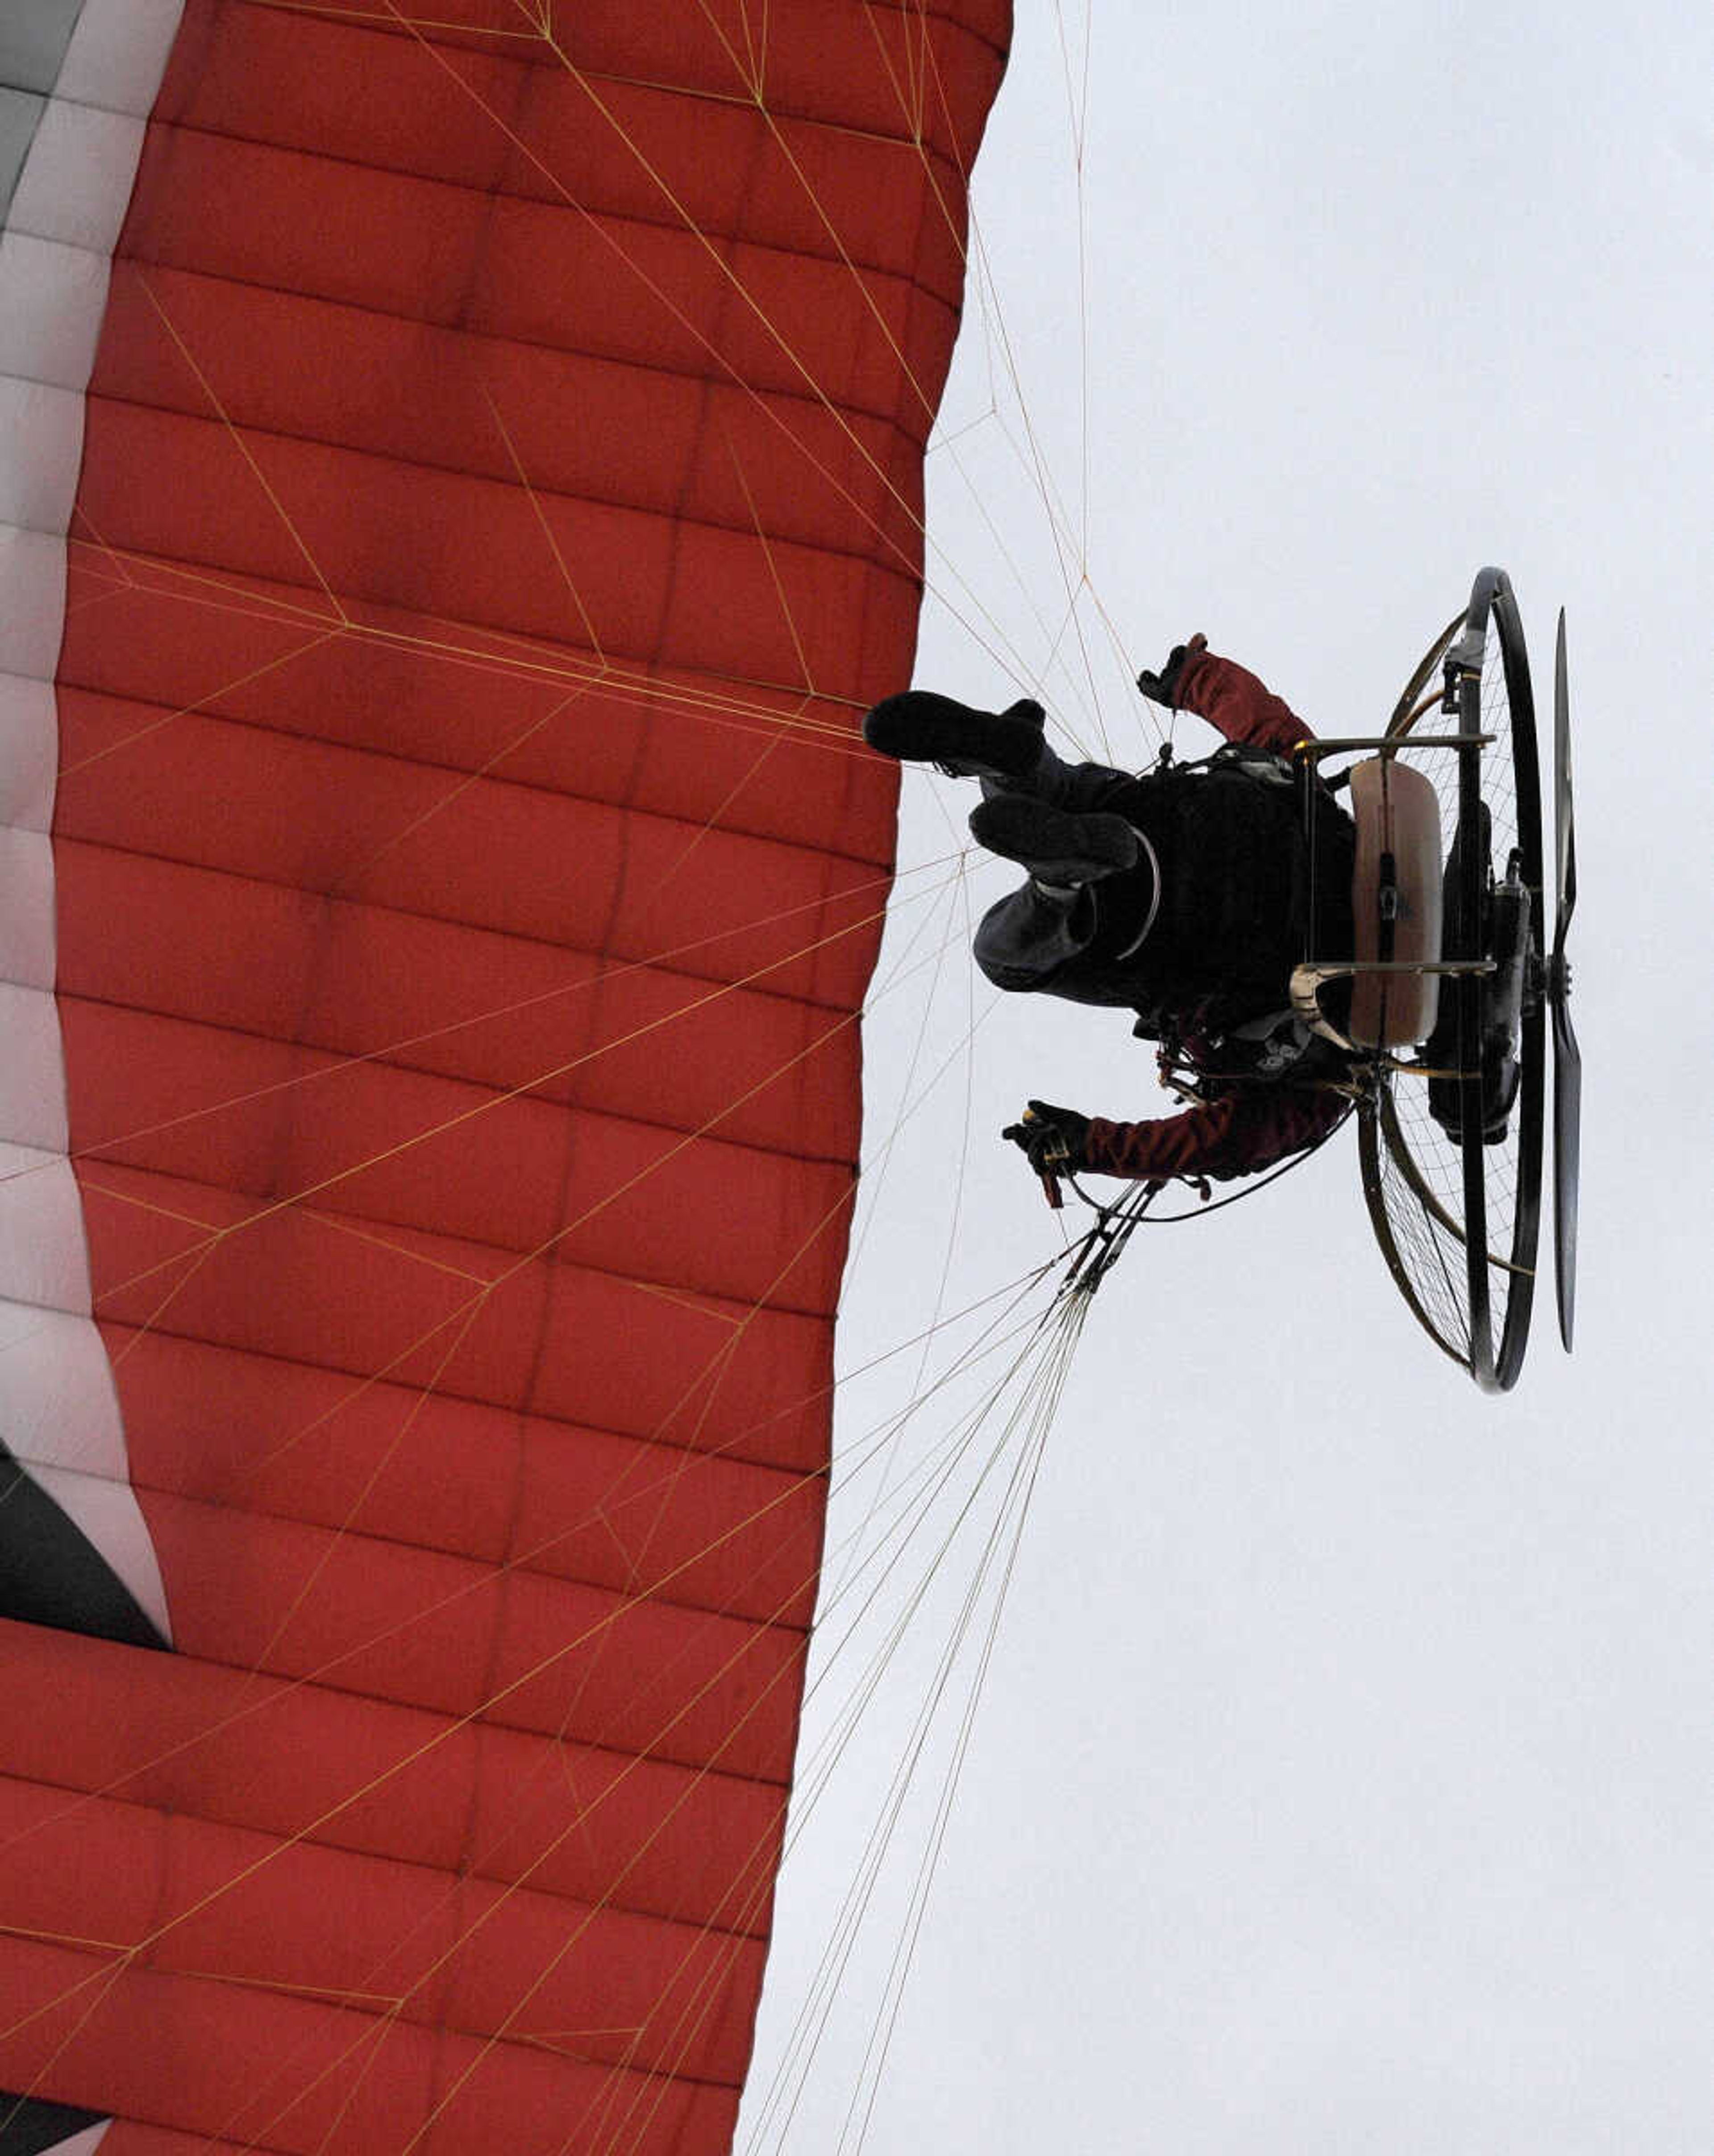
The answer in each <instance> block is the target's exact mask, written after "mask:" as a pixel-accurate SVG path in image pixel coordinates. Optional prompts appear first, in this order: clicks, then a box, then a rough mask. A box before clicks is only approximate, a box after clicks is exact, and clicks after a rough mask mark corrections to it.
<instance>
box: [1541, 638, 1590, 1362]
mask: <svg viewBox="0 0 1714 2156" xmlns="http://www.w3.org/2000/svg"><path fill="white" fill-rule="evenodd" d="M1553 821H1554V829H1555V832H1556V834H1557V839H1558V860H1557V874H1556V877H1555V881H1556V884H1557V912H1556V916H1555V919H1554V923H1553V957H1552V962H1551V964H1550V965H1549V967H1548V971H1547V997H1548V1002H1549V1004H1550V1005H1551V1008H1552V1014H1553V1257H1554V1270H1555V1276H1556V1279H1557V1286H1558V1290H1559V1337H1560V1338H1561V1340H1563V1342H1564V1343H1565V1346H1566V1347H1567V1349H1568V1350H1569V1348H1570V1347H1571V1335H1572V1327H1573V1322H1574V1319H1575V1317H1576V1312H1577V1189H1578V1158H1579V1153H1578V1146H1579V1134H1580V1132H1581V1129H1582V1123H1583V1057H1582V1055H1580V1054H1579V1053H1578V1045H1577V1034H1576V1033H1575V1032H1574V1031H1573V1028H1572V1023H1571V969H1570V968H1569V966H1568V964H1567V962H1566V957H1565V938H1566V932H1567V931H1568V929H1569V927H1571V916H1572V912H1573V909H1574V908H1575V906H1576V905H1577V833H1576V829H1575V828H1574V826H1573V820H1572V805H1571V696H1570V692H1569V690H1568V686H1567V680H1566V665H1565V609H1564V608H1563V607H1561V608H1560V609H1559V640H1558V644H1557V649H1556V650H1555V652H1554V656H1553Z"/></svg>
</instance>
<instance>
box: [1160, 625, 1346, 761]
mask: <svg viewBox="0 0 1714 2156" xmlns="http://www.w3.org/2000/svg"><path fill="white" fill-rule="evenodd" d="M1174 701H1176V703H1177V704H1178V708H1179V710H1180V711H1194V712H1195V714H1196V716H1198V718H1199V719H1206V720H1207V721H1208V722H1209V725H1210V726H1218V727H1219V730H1220V731H1221V732H1222V733H1223V734H1224V736H1225V737H1226V738H1227V740H1228V741H1229V742H1250V743H1251V744H1253V745H1254V746H1255V747H1257V748H1266V749H1272V750H1274V751H1275V753H1276V754H1278V755H1280V756H1290V755H1291V752H1292V750H1293V749H1294V748H1296V746H1297V744H1298V742H1301V741H1313V740H1314V739H1315V736H1314V735H1313V734H1312V733H1311V731H1310V729H1309V728H1308V727H1307V726H1306V725H1305V724H1304V722H1303V721H1302V720H1301V718H1299V717H1298V716H1297V714H1296V712H1295V711H1293V710H1292V708H1291V706H1290V705H1289V704H1288V703H1287V702H1286V700H1285V699H1284V697H1283V696H1275V694H1274V692H1273V690H1271V689H1269V688H1265V687H1264V685H1262V683H1261V682H1260V681H1259V680H1257V679H1256V677H1255V675H1254V674H1251V673H1248V672H1246V670H1244V668H1243V667H1242V666H1239V665H1234V662H1233V661H1232V660H1229V659H1221V658H1219V657H1218V656H1217V655H1216V654H1214V652H1212V651H1209V650H1207V649H1203V650H1201V651H1197V652H1193V653H1192V654H1191V655H1190V657H1189V658H1188V659H1187V660H1185V662H1184V666H1183V671H1182V672H1181V673H1180V674H1179V676H1178V690H1177V694H1176V696H1175V699H1174Z"/></svg>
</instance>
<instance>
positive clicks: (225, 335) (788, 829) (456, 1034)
mask: <svg viewBox="0 0 1714 2156" xmlns="http://www.w3.org/2000/svg"><path fill="white" fill-rule="evenodd" d="M429 12H430V14H431V15H432V17H433V18H434V20H433V23H432V24H431V23H428V21H427V19H426V18H423V17H422V16H421V14H420V11H418V13H417V14H415V15H411V16H409V17H408V15H407V11H389V10H376V11H367V10H356V11H347V10H332V9H330V10H322V11H317V10H313V9H311V10H304V9H287V8H275V7H272V6H268V5H263V4H259V0H255V3H254V4H252V3H251V0H188V4H187V6H186V8H185V10H184V16H183V23H182V29H181V32H180V35H179V39H178V43H177V48H176V49H175V52H174V54H173V57H172V61H171V63H170V64H169V67H168V69H167V78H166V81H165V84H164V86H163V88H162V92H161V95H160V98H159V100H158V103H157V109H156V111H155V114H154V116H153V118H152V120H151V123H150V126H149V127H148V130H147V133H146V138H145V140H144V143H143V147H142V151H141V162H140V165H139V168H138V174H137V178H136V187H135V190H134V193H133V196H132V199H131V208H130V212H129V215H128V217H127V218H126V223H125V227H124V230H123V234H122V236H121V240H120V243H119V245H118V248H117V250H116V253H115V259H114V263H113V274H112V280H111V292H110V303H109V307H108V311H107V315H106V318H105V326H104V329H103V331H102V335H101V338H100V344H99V348H98V350H97V352H96V356H95V366H94V372H93V375H92V377H91V380H90V390H89V395H88V398H87V402H86V411H85V455H84V464H83V470H82V476H81V482H80V490H79V494H78V499H77V503H76V507H75V511H74V520H73V525H72V531H71V539H70V545H69V597H68V607H67V615H66V629H65V635H64V648H63V653H62V658H61V663H60V670H59V682H58V691H57V693H58V708H59V724H60V730H61V738H60V777H59V792H58V796H57V803H56V808H55V825H54V872H55V880H56V903H57V906H58V915H59V952H58V982H57V988H58V1001H59V1018H60V1028H61V1034H62V1038H63V1041H64V1050H65V1061H66V1068H67V1074H68V1088H69V1107H70V1128H71V1148H72V1155H73V1161H74V1168H75V1172H76V1176H77V1179H78V1183H79V1187H80V1192H81V1195H82V1199H83V1209H84V1225H85V1233H86V1237H87V1242H88V1247H89V1255H90V1274H91V1281H92V1286H93V1293H94V1314H95V1322H96V1325H97V1326H98V1327H99V1329H100V1340H101V1342H102V1343H103V1344H104V1345H105V1350H106V1353H107V1357H108V1359H109V1362H110V1366H111V1370H112V1374H113V1379H114V1383H115V1387H116V1390H117V1394H118V1397H119V1402H120V1407H121V1415H122V1420H123V1425H124V1431H125V1440H126V1447H127V1450H128V1455H129V1461H130V1472H131V1481H132V1485H133V1487H134V1489H135V1491H136V1496H137V1500H138V1503H139V1505H140V1506H141V1511H142V1514H143V1517H144V1519H145V1521H146V1525H147V1527H148V1530H149V1533H150V1536H151V1539H152V1542H153V1544H154V1548H155V1552H156V1554H157V1557H158V1559H159V1563H160V1568H161V1573H162V1579H163V1581H164V1583H165V1589H166V1595H167V1606H168V1611H169V1614H170V1616H171V1620H172V1627H173V1645H174V1649H175V1651H174V1652H173V1653H172V1654H170V1655H169V1654H162V1655H157V1654H150V1653H147V1652H145V1651H142V1650H131V1649H126V1648H124V1647H121V1646H117V1645H113V1644H111V1643H109V1642H105V1641H100V1640H90V1639H85V1638H82V1637H80V1636H78V1635H73V1634H69V1633H68V1634H60V1633H54V1632H47V1631H42V1630H33V1629H32V1628H30V1627H28V1626H22V1625H0V1645H3V1649H4V1651H5V1653H6V1655H7V1660H8V1703H7V1707H6V1710H5V1714H4V1717H3V1720H4V1735H3V1741H0V2087H5V2088H9V2089H12V2090H15V2091H19V2092H29V2093H31V2094H33V2095H36V2096H39V2097H46V2098H52V2099H54V2100H58V2101H61V2102H69V2103H74V2104H79V2105H85V2106H89V2107H92V2108H95V2109H97V2110H100V2111H102V2112H111V2113H114V2114H115V2115H116V2116H117V2117H119V2119H120V2121H121V2123H120V2124H119V2125H118V2126H117V2127H116V2128H115V2129H114V2131H113V2133H111V2135H110V2137H109V2138H108V2139H107V2140H106V2141H105V2142H104V2144H103V2146H104V2149H110V2150H111V2151H113V2152H114V2156H179V2152H182V2151H184V2150H187V2149H188V2148H192V2147H194V2148H203V2149H220V2148H239V2147H242V2148H256V2149H277V2150H280V2151H291V2152H295V2151H303V2152H306V2156H307V2152H309V2151H312V2150H313V2151H316V2152H317V2156H359V2152H361V2156H382V2152H387V2151H395V2150H398V2151H403V2149H405V2148H412V2149H414V2150H420V2151H425V2152H439V2153H440V2156H450V2153H451V2152H454V2151H460V2152H463V2151H469V2150H470V2149H473V2148H495V2149H498V2148H505V2149H507V2150H509V2151H516V2152H524V2156H528V2152H532V2151H539V2152H541V2156H550V2152H554V2151H561V2150H565V2149H568V2148H591V2149H593V2148H624V2149H626V2150H628V2151H633V2152H646V2151H655V2150H659V2151H662V2152H665V2151H668V2150H670V2151H672V2152H674V2156H702V2152H712V2151H716V2150H720V2149H724V2148H726V2147H727V2146H728V2145H729V2143H730V2139H731V2131H732V2127H733V2122H734V2120H735V2117H736V2106H737V2099H738V2092H739V2089H740V2087H741V2085H742V2079H743V2074H744V2071H745V2066H746V2063H747V2056H748V2053H749V2048H750V2043H751V2030H752V2022H753V2019H754V2015H755V2010H756V2003H757V1994H758V1989H759V1985H760V1982H761V1974H762V1958H763V1955H764V1953H765V1949H766V1943H767V1933H768V1928H769V1921H770V1915H771V1906H772V1879H773V1871H774V1866H775V1863H776V1861H777V1856H778V1851H779V1847H780V1842H781V1838H782V1831H783V1817H784V1804H785V1799H786V1794H787V1790H788V1786H789V1782H790V1777H791V1771H792V1757H793V1745H794V1741H795V1736H796V1729H797V1720H798V1703H799V1697H800V1693H801V1688H802V1681H803V1656H804V1645H805V1640H806V1636H807V1630H808V1623H809V1620H810V1616H811V1613H812V1610H813V1598H814V1587H815V1578H816V1571H817V1566H818V1563H819V1553H820V1543H821V1535H822V1509H823V1508H822V1498H823V1492H824V1481H825V1476H826V1471H827V1464H828V1433H829V1416H830V1380H831V1373H832V1351H831V1332H832V1322H833V1316H834V1309H835V1306H836V1303H837V1301H838V1296H839V1280H840V1272H841V1268H842V1265H843V1262H844V1249H845V1240H846V1235H847V1232H848V1226H849V1203H850V1199H851V1194H852V1187H853V1178H854V1161H855V1157H856V1151H857V1138H858V1113H859V1104H858V1096H857V1084H858V1076H859V1050H858V1040H857V1029H856V1014H857V1012H858V1010H859V1009H860V1004H861V1001H862V998H863V995H864V993H865V988H866V985H867V981H868V976H869V973H870V968H871V966H872V963H873V960H874V955H875V948H876V946H877V942H878V938H879V933H880V917H881V913H882V910H883V907H884V905H885V896H886V890H887V881H888V875H889V870H890V859H891V850H892V832H891V819H892V808H893V798H894V794H893V781H892V776H891V773H890V768H889V767H887V766H885V765H884V764H883V763H881V762H880V761H879V760H878V759H875V758H874V757H870V756H869V755H868V754H867V753H866V752H865V751H864V750H863V748H862V746H861V743H860V738H859V737H858V734H857V731H856V721H857V719H858V717H859V716H860V713H861V711H863V709H864V708H865V706H867V705H868V704H869V703H870V702H872V701H875V699H877V698H878V697H879V696H882V695H884V694H885V693H888V692H890V691H891V690H895V689H896V688H897V687H898V686H899V685H901V683H902V682H904V681H905V680H906V679H907V678H908V675H909V672H910V666H911V654H912V649H913V644H914V639H915V634H916V609H917V603H918V598H919V594H920V589H921V559H922V547H921V501H922V488H921V454H922V449H923V445H924V443H925V441H926V436H927V433H928V429H929V427H930V425H931V422H932V418H933V414H934V410H935V408H936V404H937V400H938V397H939V394H940V390H941V387H942V382H943V381H944V377H945V374H946V370H947V364H948V362H949V358H950V354H951V348H952V337H953V335H954V331H955V329H956V326H957V317H958V312H959V309H960V305H961V302H962V282H963V218H964V208H963V203H964V183H965V177H966V175H967V171H968V167H969V164H970V161H971V159H972V157H973V155H974V152H975V149H976V146H977V143H978V140H979V138H980V135H981V131H982V127H983V121H984V119H985V116H986V113H987V110H988V105H989V103H990V101H991V100H992V97H993V93H994V91H995V89H996V87H997V85H998V79H999V74H1000V71H1001V69H1002V67H1003V60H1004V52H1005V46H1006V41H1007V36H1008V28H1009V9H1008V5H1007V4H1006V0H947V4H945V5H942V6H939V7H937V8H935V9H934V10H932V11H924V10H921V9H920V8H916V7H915V6H914V5H913V6H905V5H902V4H901V5H900V6H897V7H893V6H890V5H878V4H870V0H772V5H771V6H770V7H769V8H767V10H766V11H763V12H762V13H761V15H760V16H759V17H758V14H757V11H756V10H754V9H752V8H739V7H738V6H737V5H736V0H712V4H711V5H709V6H706V7H699V8H693V9H679V8H659V7H658V6H655V5H654V4H644V0H593V4H588V0H585V4H580V5H579V6H578V7H577V8H555V9H552V10H549V11H545V13H547V15H550V16H551V17H552V18H553V19H554V20H555V22H556V23H557V26H558V27H557V32H556V33H552V34H549V33H543V34H541V35H540V36H539V37H538V36H535V35H526V34H523V33H522V28H523V27H525V26H526V22H527V18H529V17H530V15H531V11H528V10H526V11H520V10H519V9H518V8H516V6H514V5H513V4H511V0H449V4H448V5H445V6H441V7H437V8H435V9H434V10H431V11H429ZM758 22H759V23H761V25H762V37H761V42H760V43H759V44H758V39H757V25H758Z"/></svg>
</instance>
